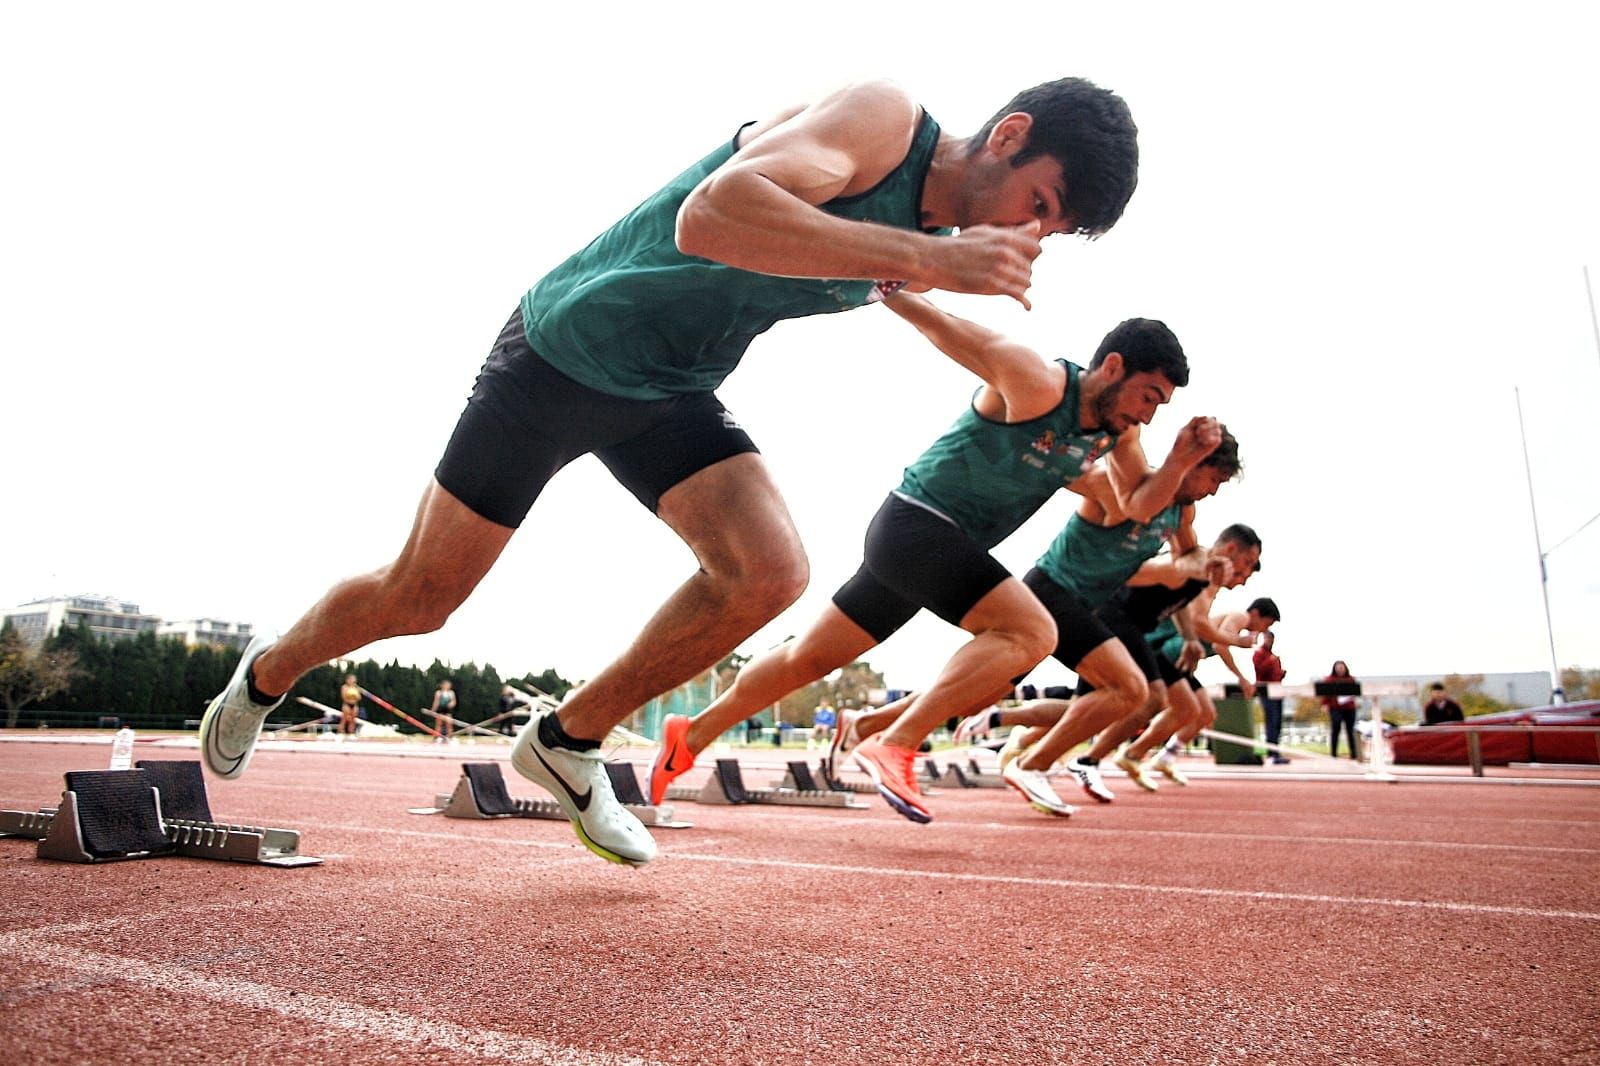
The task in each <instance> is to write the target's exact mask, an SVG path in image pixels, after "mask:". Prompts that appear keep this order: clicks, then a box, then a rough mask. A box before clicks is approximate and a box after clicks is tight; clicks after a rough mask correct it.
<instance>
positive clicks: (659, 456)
mask: <svg viewBox="0 0 1600 1066" xmlns="http://www.w3.org/2000/svg"><path fill="white" fill-rule="evenodd" d="M758 450H759V449H757V448H756V446H755V442H754V441H752V440H751V439H750V435H749V434H747V433H746V432H745V431H744V430H743V429H741V428H739V425H738V424H737V423H736V422H734V420H733V417H732V416H731V415H729V414H728V411H727V409H726V408H724V407H723V406H722V403H721V401H719V400H718V399H717V397H716V395H715V394H713V393H709V392H707V393H695V394H692V395H686V396H675V397H672V398H671V399H666V400H631V399H626V398H624V397H621V396H611V395H608V394H607V393H603V392H596V391H595V390H594V389H591V388H589V387H587V386H585V385H580V384H578V383H577V382H576V381H573V380H572V379H571V378H569V377H567V376H566V375H564V374H562V373H561V372H560V371H558V370H556V369H555V368H554V367H552V366H551V365H550V364H548V363H546V362H545V361H544V360H543V359H540V358H539V356H538V354H537V353H536V352H534V350H533V349H532V348H531V347H530V346H529V345H528V336H527V333H526V331H524V329H523V327H522V312H521V310H520V309H519V310H518V311H516V312H515V313H514V314H512V316H511V320H510V321H508V322H507V323H506V326H505V329H503V330H501V331H500V337H499V339H498V340H496V341H495V344H494V348H492V349H491V350H490V352H489V358H488V360H487V361H486V362H485V363H484V364H483V369H482V370H481V371H480V372H479V373H478V382H477V385H476V387H474V389H473V391H472V396H471V397H470V398H469V399H468V400H467V407H466V410H465V411H463V412H461V419H460V421H458V422H457V423H456V428H455V432H454V433H453V434H451V437H450V443H449V444H448V445H447V446H446V447H445V450H444V458H443V459H441V460H439V466H438V468H437V469H436V470H435V471H434V474H433V476H434V477H435V478H436V479H437V480H438V482H439V484H440V485H443V486H444V487H445V489H447V490H448V491H449V492H450V494H451V495H452V496H455V497H456V498H457V499H459V500H460V501H461V502H462V503H464V504H466V505H467V506H468V507H470V508H471V509H472V510H473V511H474V512H476V513H477V514H479V515H482V516H483V517H484V518H487V519H488V520H489V521H491V522H495V523H498V524H499V525H502V526H510V527H513V528H515V527H516V526H519V525H521V524H522V520H523V518H524V517H526V515H527V513H528V509H529V508H530V507H532V506H533V501H534V500H536V499H537V498H538V497H539V493H540V492H541V491H543V489H544V487H545V485H546V484H548V483H549V481H550V479H551V478H552V477H554V476H555V474H556V471H558V470H560V469H561V468H562V467H564V466H566V465H567V464H568V463H570V462H572V460H574V459H576V458H578V457H579V456H580V455H587V454H589V453H591V452H592V453H594V455H595V456H597V457H598V458H599V459H600V461H601V462H603V463H605V464H606V467H607V468H608V469H609V470H610V471H611V473H612V475H613V476H614V477H615V478H616V479H617V480H618V481H620V482H622V484H623V485H624V486H625V487H626V488H627V490H628V491H629V492H631V493H633V494H634V496H635V497H637V498H638V500H639V502H640V503H642V504H644V505H645V506H646V507H648V508H649V509H650V510H651V511H652V512H654V511H655V510H656V508H657V507H659V506H660V503H661V497H662V495H663V494H664V493H665V492H666V491H667V490H668V489H670V488H672V487H673V486H674V485H676V484H678V483H679V482H681V481H683V480H684V479H685V478H688V477H689V476H690V475H692V474H695V473H698V472H699V471H701V470H704V469H705V468H706V467H708V466H711V465H712V464H714V463H719V462H721V461H722V460H724V459H729V458H732V457H733V456H735V455H741V454H743V453H745V452H755V451H758Z"/></svg>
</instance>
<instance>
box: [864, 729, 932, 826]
mask: <svg viewBox="0 0 1600 1066" xmlns="http://www.w3.org/2000/svg"><path fill="white" fill-rule="evenodd" d="M916 758H917V753H916V752H914V751H912V750H911V749H910V748H893V747H890V746H889V745H887V744H885V743H883V742H882V741H880V740H879V739H878V738H877V737H869V738H868V739H866V740H863V741H862V742H861V743H860V744H857V745H856V748H855V750H854V751H852V752H851V753H850V761H851V762H852V763H854V764H855V767H856V769H858V770H860V771H861V772H862V773H864V774H866V775H867V776H868V777H870V778H872V783H873V784H874V785H877V786H878V795H880V796H882V797H883V799H884V802H885V803H887V804H888V805H889V806H891V807H893V808H894V809H895V810H896V811H897V812H898V813H900V814H902V815H904V816H905V817H907V818H909V819H911V820H912V821H913V822H922V823H927V822H931V821H933V815H932V813H930V812H929V810H928V808H927V806H926V805H925V804H924V803H923V802H922V793H921V791H919V790H918V788H917V774H916V770H915V769H914V768H913V766H912V764H913V763H914V762H916Z"/></svg>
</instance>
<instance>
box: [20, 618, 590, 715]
mask: <svg viewBox="0 0 1600 1066" xmlns="http://www.w3.org/2000/svg"><path fill="white" fill-rule="evenodd" d="M239 656H240V652H239V651H238V649H234V648H219V647H212V646H209V645H199V646H196V647H189V646H187V645H186V644H185V643H184V642H183V641H182V640H181V639H179V638H176V637H157V636H156V635H155V634H154V633H151V632H145V633H140V634H138V635H137V636H134V637H132V638H129V639H125V640H105V639H104V638H101V637H99V636H96V635H95V634H94V633H93V632H92V631H90V629H89V628H88V626H87V625H79V626H78V627H76V628H66V627H63V628H62V630H61V631H60V632H59V633H57V634H55V635H54V636H52V637H50V638H48V639H47V640H46V641H45V642H44V643H43V644H42V645H40V646H39V647H37V648H29V647H28V646H27V644H26V643H25V642H24V641H23V640H22V638H21V636H20V634H18V633H17V632H16V630H15V629H14V628H12V627H11V626H10V625H9V623H8V624H7V625H5V626H4V627H0V703H3V704H4V708H5V710H6V724H7V725H9V726H16V725H31V724H36V723H38V722H50V721H54V722H58V723H73V724H85V723H87V724H94V723H95V722H96V721H97V720H98V719H99V718H101V717H115V718H118V719H120V720H121V721H122V722H124V723H127V724H130V725H132V726H134V727H135V728H140V727H143V728H183V726H184V724H185V723H188V722H192V721H194V720H196V719H198V718H199V717H200V716H201V714H203V713H204V711H205V708H206V704H207V703H209V702H210V700H211V698H212V697H213V696H215V695H216V694H217V693H218V692H221V691H222V689H223V687H224V686H225V685H226V684H227V683H228V679H229V678H230V677H231V676H232V675H233V671H234V669H235V668H236V667H237V666H238V664H239ZM347 673H351V674H354V675H355V676H356V682H357V683H358V684H359V685H361V687H362V688H364V689H366V690H367V691H368V692H371V693H372V694H374V695H376V696H379V697H381V698H382V699H383V700H385V701H386V702H388V703H391V704H393V705H394V706H396V707H398V708H399V709H401V710H403V711H405V712H406V713H407V714H410V715H412V716H413V717H416V718H418V719H422V720H427V718H426V716H425V715H421V714H418V713H417V712H418V711H419V710H420V709H422V708H425V707H428V706H430V705H431V703H432V701H433V694H434V692H435V691H436V690H437V689H438V687H439V683H440V682H441V681H446V680H448V681H450V682H451V684H452V686H453V687H454V689H455V692H456V695H457V702H456V710H455V712H454V717H456V718H459V719H462V720H464V721H469V722H480V721H482V720H484V719H485V718H489V717H491V716H493V715H495V714H497V713H498V710H499V700H500V693H501V689H502V686H504V685H505V684H506V683H508V682H509V683H510V684H512V685H515V686H517V687H518V688H521V689H523V690H525V691H533V690H537V691H539V692H543V693H546V694H548V695H550V696H554V697H556V698H558V699H559V698H560V697H561V696H563V695H565V694H566V692H567V690H568V689H570V688H571V687H572V683H571V682H569V681H568V680H567V679H566V678H564V677H562V676H561V675H560V674H558V673H557V672H556V671H555V670H554V669H547V670H545V671H543V672H542V673H538V674H534V673H526V674H522V675H521V676H506V677H502V676H501V674H500V673H499V671H497V670H496V669H495V668H494V667H493V666H492V665H490V664H487V663H485V664H484V665H482V666H479V665H477V664H476V663H464V664H461V665H458V666H450V665H447V664H445V663H442V662H438V661H437V660H436V661H435V662H434V663H433V665H431V666H429V667H427V668H426V669H423V668H420V667H416V666H402V665H401V664H400V663H398V662H391V663H388V664H381V663H378V662H376V661H374V660H372V659H368V660H366V661H363V662H353V663H346V664H342V665H326V666H319V667H317V668H316V669H314V670H312V671H311V672H310V673H308V674H306V676H305V677H303V678H301V679H300V681H299V683H297V684H296V685H295V687H294V689H293V690H292V691H291V692H290V693H289V698H288V699H286V700H285V701H284V703H283V705H282V706H280V707H279V708H278V710H277V711H275V712H274V713H273V714H272V716H271V719H270V720H271V721H274V722H283V723H288V722H294V721H306V720H310V719H312V718H315V717H317V712H316V711H315V710H314V709H312V708H308V707H306V706H305V705H303V704H301V703H299V702H298V701H297V700H296V699H295V698H294V697H296V696H303V697H305V698H307V699H310V700H314V701H316V702H317V703H320V704H323V705H326V706H330V707H338V706H339V687H340V685H341V684H342V683H343V681H344V678H345V675H346V674H347ZM363 706H364V709H365V711H366V714H367V716H368V717H369V718H370V719H371V720H373V721H377V722H393V723H395V724H398V725H400V726H401V727H402V728H403V729H408V730H409V729H410V728H411V727H409V726H407V725H405V724H404V723H403V722H401V721H400V719H398V718H396V717H395V716H394V715H392V714H390V713H389V712H387V711H385V710H383V709H381V708H380V707H379V706H378V705H377V704H376V703H374V702H371V701H364V704H363Z"/></svg>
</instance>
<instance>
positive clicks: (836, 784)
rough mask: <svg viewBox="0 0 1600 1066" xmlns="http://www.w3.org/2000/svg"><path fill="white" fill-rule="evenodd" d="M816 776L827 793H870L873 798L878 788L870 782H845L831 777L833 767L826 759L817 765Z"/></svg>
mask: <svg viewBox="0 0 1600 1066" xmlns="http://www.w3.org/2000/svg"><path fill="white" fill-rule="evenodd" d="M816 776H817V777H819V778H820V779H821V781H822V785H823V787H824V788H826V789H827V790H828V791H829V792H855V793H859V794H865V793H870V794H872V795H874V796H876V795H877V794H878V786H877V785H874V784H873V783H872V782H871V781H845V780H843V779H841V778H838V777H835V776H833V767H832V766H830V765H829V763H828V760H827V759H823V760H822V761H821V762H819V763H818V764H817V774H816Z"/></svg>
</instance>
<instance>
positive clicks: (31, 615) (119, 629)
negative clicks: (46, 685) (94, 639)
mask: <svg viewBox="0 0 1600 1066" xmlns="http://www.w3.org/2000/svg"><path fill="white" fill-rule="evenodd" d="M5 622H10V623H11V624H12V625H13V626H14V627H16V630H17V632H18V633H19V634H21V635H22V639H23V640H25V641H27V642H28V643H29V644H31V645H35V646H37V645H39V644H42V643H44V640H45V638H46V637H50V636H54V635H55V634H56V633H58V632H60V630H61V627H62V626H63V625H65V626H66V627H68V628H69V629H76V628H77V626H78V624H79V623H80V622H87V623H88V625H89V630H90V632H92V633H94V634H95V635H96V636H100V637H104V638H105V639H107V640H126V639H127V638H129V637H133V636H137V635H138V634H140V633H143V632H145V631H147V630H154V629H155V628H156V627H157V626H159V625H160V624H161V619H160V618H157V617H156V616H155V615H153V614H145V613H144V612H143V611H141V610H139V605H138V604H137V603H129V602H127V601H126V600H119V599H115V598H113V597H110V596H56V597H54V598H51V599H47V600H34V601H33V602H32V603H25V604H23V605H22V606H20V607H13V608H11V609H10V610H5V611H0V624H4V623H5Z"/></svg>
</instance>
